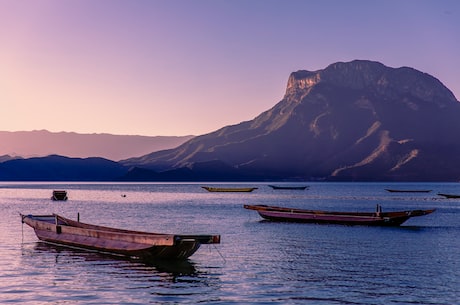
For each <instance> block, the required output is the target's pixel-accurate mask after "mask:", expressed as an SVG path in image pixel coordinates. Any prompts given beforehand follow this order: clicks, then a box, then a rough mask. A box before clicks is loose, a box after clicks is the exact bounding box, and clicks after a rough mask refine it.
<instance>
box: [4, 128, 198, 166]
mask: <svg viewBox="0 0 460 305" xmlns="http://www.w3.org/2000/svg"><path fill="white" fill-rule="evenodd" d="M191 138H193V136H182V137H169V136H156V137H148V136H129V135H112V134H78V133H73V132H58V133H53V132H49V131H46V130H38V131H37V130H35V131H17V132H7V131H0V143H1V144H0V156H2V155H10V156H21V157H40V156H47V155H51V154H57V155H62V156H68V157H76V158H88V157H102V158H106V159H110V160H114V161H118V160H121V159H126V158H131V157H136V156H142V155H145V154H147V153H151V152H152V151H159V150H163V149H170V148H174V147H177V146H179V145H180V144H182V143H184V142H186V141H187V140H189V139H191Z"/></svg>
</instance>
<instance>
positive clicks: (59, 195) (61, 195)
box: [51, 190, 68, 201]
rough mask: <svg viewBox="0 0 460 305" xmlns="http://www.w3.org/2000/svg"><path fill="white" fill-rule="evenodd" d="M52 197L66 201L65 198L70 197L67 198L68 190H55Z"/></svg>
mask: <svg viewBox="0 0 460 305" xmlns="http://www.w3.org/2000/svg"><path fill="white" fill-rule="evenodd" d="M51 199H52V200H56V201H65V200H67V199H68V198H67V191H57V190H54V191H53V195H52V196H51Z"/></svg>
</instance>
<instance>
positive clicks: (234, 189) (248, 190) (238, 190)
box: [202, 186, 257, 192]
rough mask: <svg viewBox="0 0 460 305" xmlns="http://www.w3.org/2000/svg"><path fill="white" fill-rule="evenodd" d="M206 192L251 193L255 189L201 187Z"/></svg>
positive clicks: (255, 188)
mask: <svg viewBox="0 0 460 305" xmlns="http://www.w3.org/2000/svg"><path fill="white" fill-rule="evenodd" d="M202 188H204V189H205V190H207V191H208V192H252V191H253V190H257V187H209V186H202Z"/></svg>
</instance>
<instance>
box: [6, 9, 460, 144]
mask: <svg viewBox="0 0 460 305" xmlns="http://www.w3.org/2000/svg"><path fill="white" fill-rule="evenodd" d="M459 20H460V1H457V0H451V1H443V0H433V1H423V0H381V1H368V0H362V1H355V0H349V1H332V0H331V1H328V0H325V1H308V0H301V1H290V0H252V1H251V0H244V1H242V0H241V1H240V0H227V1H218V0H206V1H204V0H195V1H191V0H184V1H177V0H164V1H154V0H152V1H147V0H144V1H136V0H124V1H117V0H66V1H62V0H42V1H22V0H0V107H1V120H0V130H3V131H19V130H36V129H47V130H50V131H55V132H57V131H69V132H70V131H74V132H78V133H112V134H139V135H152V136H153V135H188V134H194V135H199V134H204V133H208V132H211V131H214V130H216V129H219V128H221V127H223V126H225V125H233V124H237V123H239V122H241V121H247V120H251V119H253V118H254V117H255V116H257V115H258V114H260V113H261V112H263V111H265V110H268V109H269V108H271V107H272V106H274V105H275V104H276V103H277V102H279V101H280V100H281V99H282V97H283V95H284V91H285V87H286V83H287V79H288V77H289V74H290V73H291V72H293V71H297V70H310V71H314V70H319V69H323V68H325V67H326V66H328V65H329V64H332V63H335V62H338V61H351V60H354V59H369V60H374V61H379V62H381V63H383V64H385V65H387V66H390V67H395V68H396V67H401V66H409V67H412V68H415V69H417V70H420V71H422V72H426V73H429V74H431V75H433V76H434V77H436V78H438V79H439V80H440V81H441V82H442V83H443V84H444V85H446V86H447V87H448V88H449V89H450V90H451V91H452V92H453V93H454V94H455V96H456V97H457V99H459V98H460V72H459V71H460V55H459V54H460V38H459V37H460V22H459Z"/></svg>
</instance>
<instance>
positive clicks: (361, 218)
mask: <svg viewBox="0 0 460 305" xmlns="http://www.w3.org/2000/svg"><path fill="white" fill-rule="evenodd" d="M244 208H246V209H249V210H255V211H257V212H258V213H259V215H260V216H261V217H262V218H264V219H267V220H271V221H283V222H304V223H325V224H342V225H366V226H399V225H401V224H402V223H404V222H405V221H407V220H408V219H409V218H411V217H415V216H422V215H427V214H430V213H432V212H433V211H434V210H412V211H401V212H387V213H382V212H376V213H353V212H328V211H314V210H302V209H290V208H281V207H272V206H264V205H245V206H244Z"/></svg>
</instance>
